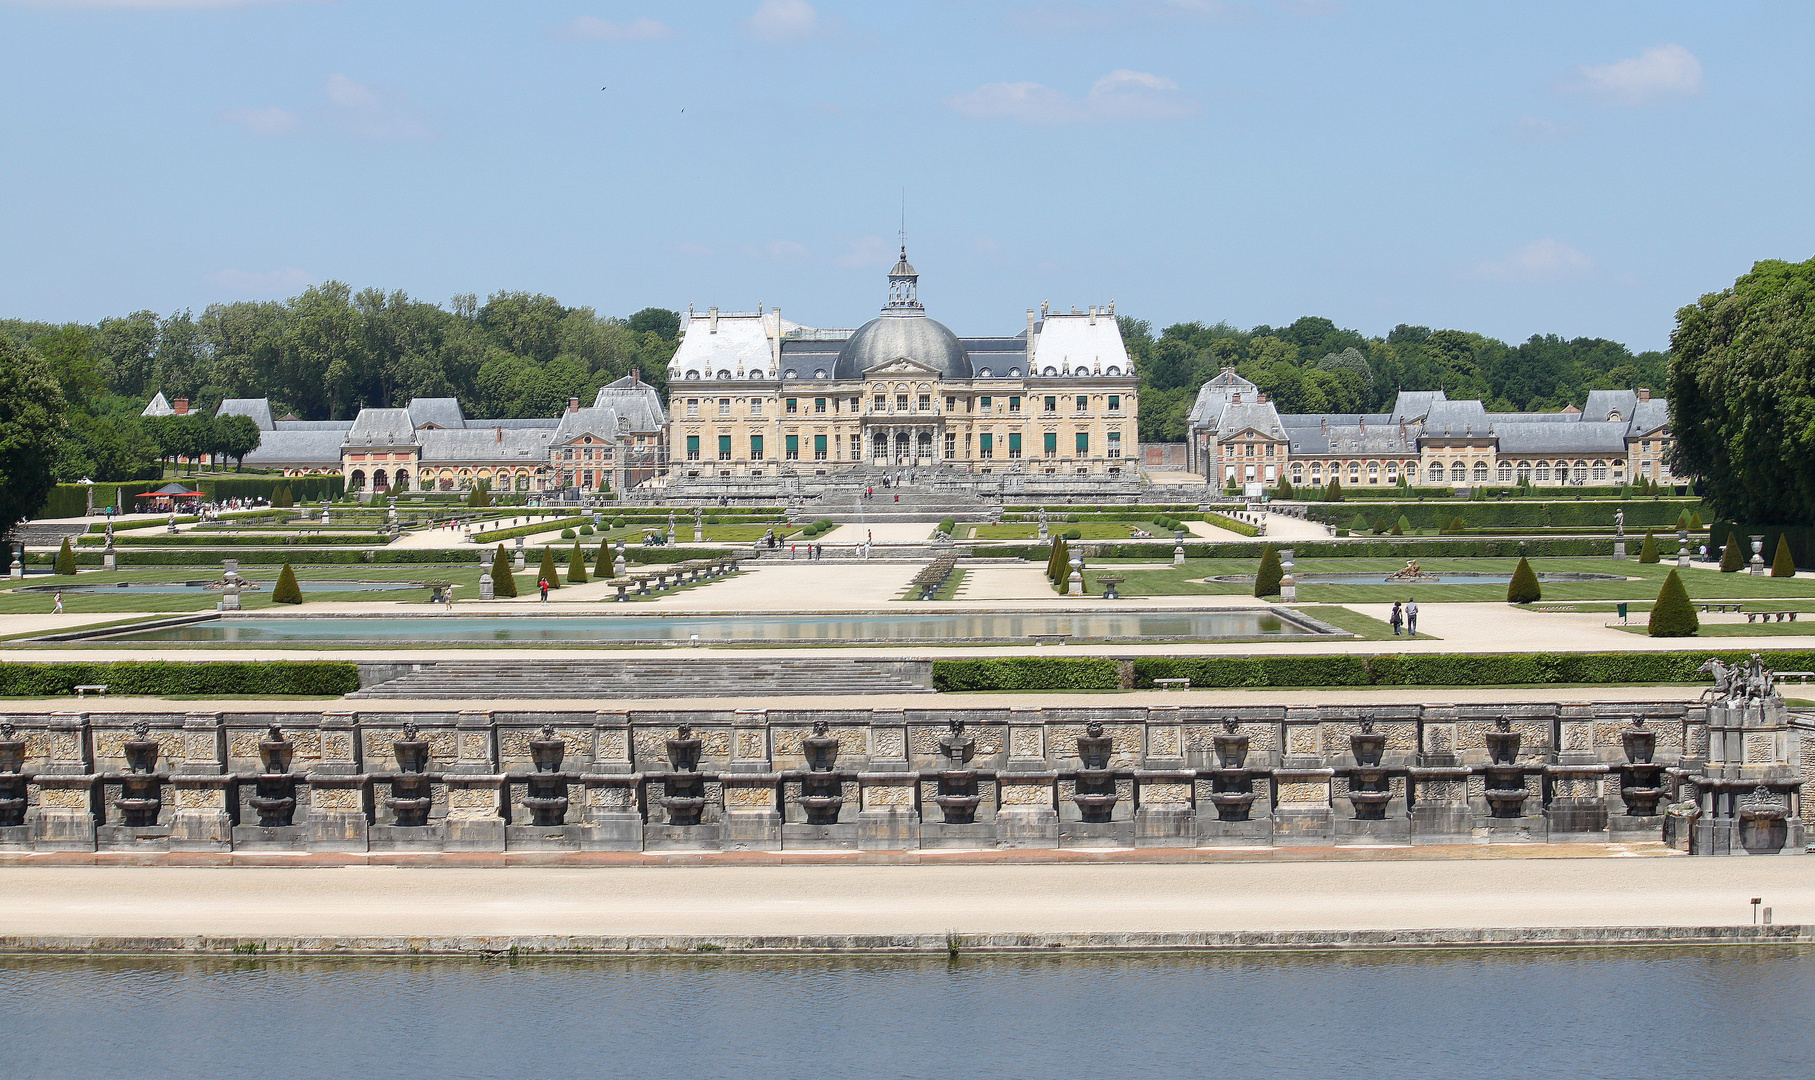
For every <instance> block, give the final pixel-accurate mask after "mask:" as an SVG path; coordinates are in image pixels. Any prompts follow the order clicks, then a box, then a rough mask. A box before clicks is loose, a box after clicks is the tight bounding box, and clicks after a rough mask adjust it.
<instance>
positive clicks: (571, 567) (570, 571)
mask: <svg viewBox="0 0 1815 1080" xmlns="http://www.w3.org/2000/svg"><path fill="white" fill-rule="evenodd" d="M567 583H568V584H569V585H584V584H586V555H585V553H583V552H582V551H581V550H580V542H579V541H578V540H575V541H574V542H573V555H572V556H571V557H569V558H568V560H567Z"/></svg>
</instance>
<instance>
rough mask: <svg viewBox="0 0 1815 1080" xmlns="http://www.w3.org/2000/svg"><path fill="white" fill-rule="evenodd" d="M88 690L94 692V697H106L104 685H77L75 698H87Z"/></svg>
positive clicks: (105, 685)
mask: <svg viewBox="0 0 1815 1080" xmlns="http://www.w3.org/2000/svg"><path fill="white" fill-rule="evenodd" d="M90 690H93V691H94V693H95V696H96V697H106V696H107V684H106V683H78V684H77V685H76V696H77V697H87V696H88V692H89V691H90Z"/></svg>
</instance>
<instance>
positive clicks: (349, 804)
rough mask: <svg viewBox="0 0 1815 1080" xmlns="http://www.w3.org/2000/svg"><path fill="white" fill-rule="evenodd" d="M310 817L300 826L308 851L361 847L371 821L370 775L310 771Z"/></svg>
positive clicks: (362, 848) (350, 849)
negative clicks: (324, 773)
mask: <svg viewBox="0 0 1815 1080" xmlns="http://www.w3.org/2000/svg"><path fill="white" fill-rule="evenodd" d="M307 779H308V784H309V817H308V821H307V822H306V823H305V825H304V826H303V827H304V828H305V829H306V832H305V836H306V839H307V843H308V846H309V850H311V851H364V850H366V844H367V831H368V829H369V823H370V821H371V813H372V808H371V803H370V801H369V798H368V788H367V784H368V781H369V779H370V778H369V777H366V776H363V775H322V774H317V773H311V774H310V775H309V776H308V778H307Z"/></svg>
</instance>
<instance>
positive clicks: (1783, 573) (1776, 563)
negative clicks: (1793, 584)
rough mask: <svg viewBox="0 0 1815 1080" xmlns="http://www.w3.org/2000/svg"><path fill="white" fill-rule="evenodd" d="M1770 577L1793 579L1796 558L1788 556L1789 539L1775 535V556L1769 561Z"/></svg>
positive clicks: (1782, 535) (1781, 534) (1780, 534)
mask: <svg viewBox="0 0 1815 1080" xmlns="http://www.w3.org/2000/svg"><path fill="white" fill-rule="evenodd" d="M1771 576H1772V577H1795V576H1796V557H1795V556H1793V555H1791V554H1790V538H1789V537H1788V536H1785V535H1784V534H1783V533H1778V534H1777V554H1776V555H1775V556H1773V557H1772V559H1771Z"/></svg>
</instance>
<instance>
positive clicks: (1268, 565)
mask: <svg viewBox="0 0 1815 1080" xmlns="http://www.w3.org/2000/svg"><path fill="white" fill-rule="evenodd" d="M1285 573H1286V572H1285V570H1284V569H1283V568H1281V566H1280V565H1279V553H1278V552H1276V551H1274V550H1273V545H1272V544H1268V545H1267V546H1266V547H1264V548H1262V549H1261V551H1260V569H1259V570H1256V571H1255V572H1254V595H1255V596H1278V595H1279V582H1280V579H1281V578H1283V577H1285Z"/></svg>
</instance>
